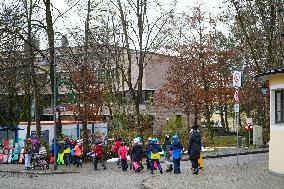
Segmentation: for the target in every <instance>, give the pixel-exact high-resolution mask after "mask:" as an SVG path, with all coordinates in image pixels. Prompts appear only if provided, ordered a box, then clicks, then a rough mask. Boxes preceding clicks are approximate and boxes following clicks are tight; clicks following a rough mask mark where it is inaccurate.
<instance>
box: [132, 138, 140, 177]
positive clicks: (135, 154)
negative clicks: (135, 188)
mask: <svg viewBox="0 0 284 189" xmlns="http://www.w3.org/2000/svg"><path fill="white" fill-rule="evenodd" d="M133 142H134V145H133V147H132V151H131V161H132V166H133V168H134V171H135V172H136V173H139V172H140V162H141V161H142V156H143V149H142V145H141V143H140V140H139V139H138V138H135V139H134V141H133Z"/></svg>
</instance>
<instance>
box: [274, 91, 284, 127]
mask: <svg viewBox="0 0 284 189" xmlns="http://www.w3.org/2000/svg"><path fill="white" fill-rule="evenodd" d="M275 123H276V124H277V123H284V90H278V91H275Z"/></svg>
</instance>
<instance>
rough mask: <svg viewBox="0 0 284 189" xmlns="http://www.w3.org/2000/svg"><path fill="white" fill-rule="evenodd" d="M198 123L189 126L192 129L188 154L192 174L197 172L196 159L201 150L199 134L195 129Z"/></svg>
mask: <svg viewBox="0 0 284 189" xmlns="http://www.w3.org/2000/svg"><path fill="white" fill-rule="evenodd" d="M197 128H198V125H194V126H192V127H191V129H192V131H191V134H190V137H189V146H188V155H189V159H190V160H191V163H192V167H193V169H194V171H193V174H198V171H199V170H198V159H199V157H200V150H201V135H200V133H199V132H198V131H197Z"/></svg>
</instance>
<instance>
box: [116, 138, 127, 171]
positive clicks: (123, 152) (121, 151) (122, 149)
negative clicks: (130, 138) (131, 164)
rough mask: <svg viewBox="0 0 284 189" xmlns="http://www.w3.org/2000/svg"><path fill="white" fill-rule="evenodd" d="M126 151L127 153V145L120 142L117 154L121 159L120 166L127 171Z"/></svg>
mask: <svg viewBox="0 0 284 189" xmlns="http://www.w3.org/2000/svg"><path fill="white" fill-rule="evenodd" d="M127 153H128V147H127V146H125V144H124V143H123V142H122V143H121V144H120V148H119V149H118V155H119V158H120V159H121V167H122V170H123V171H127V168H128V164H127Z"/></svg>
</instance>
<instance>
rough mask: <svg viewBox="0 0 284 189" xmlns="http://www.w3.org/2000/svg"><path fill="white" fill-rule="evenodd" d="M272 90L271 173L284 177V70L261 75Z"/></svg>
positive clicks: (275, 70) (280, 69)
mask: <svg viewBox="0 0 284 189" xmlns="http://www.w3.org/2000/svg"><path fill="white" fill-rule="evenodd" d="M261 77H262V80H266V81H269V88H270V142H269V171H270V172H271V173H272V174H275V175H282V176H284V163H283V160H284V68H279V69H274V70H270V71H267V72H265V73H263V74H261Z"/></svg>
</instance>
